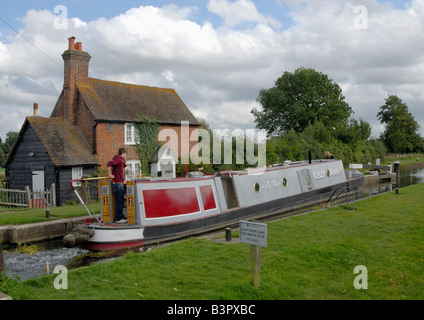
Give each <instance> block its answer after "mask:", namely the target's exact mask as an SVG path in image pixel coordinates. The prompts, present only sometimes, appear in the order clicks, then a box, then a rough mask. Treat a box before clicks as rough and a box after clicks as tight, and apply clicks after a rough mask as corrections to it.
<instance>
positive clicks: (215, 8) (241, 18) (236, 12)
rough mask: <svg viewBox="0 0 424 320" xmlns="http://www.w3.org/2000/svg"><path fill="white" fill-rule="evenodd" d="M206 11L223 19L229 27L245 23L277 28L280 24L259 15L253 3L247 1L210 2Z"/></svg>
mask: <svg viewBox="0 0 424 320" xmlns="http://www.w3.org/2000/svg"><path fill="white" fill-rule="evenodd" d="M208 9H209V11H211V12H213V13H215V14H217V15H218V16H220V17H221V18H222V19H224V21H225V24H226V25H227V26H229V27H235V26H238V25H240V24H243V23H245V22H254V23H263V24H270V25H273V26H275V27H277V28H280V27H281V22H279V21H278V20H276V19H274V18H271V17H265V16H264V15H262V14H261V13H259V12H258V9H257V8H256V5H255V3H254V2H252V1H249V0H237V1H235V2H230V1H227V0H210V1H209V4H208Z"/></svg>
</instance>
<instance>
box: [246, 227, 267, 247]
mask: <svg viewBox="0 0 424 320" xmlns="http://www.w3.org/2000/svg"><path fill="white" fill-rule="evenodd" d="M267 227H268V226H267V225H266V224H265V223H257V222H249V221H240V242H243V243H247V244H251V245H254V246H260V247H266V245H267V243H266V242H267V231H268V228H267Z"/></svg>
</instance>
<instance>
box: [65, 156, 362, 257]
mask: <svg viewBox="0 0 424 320" xmlns="http://www.w3.org/2000/svg"><path fill="white" fill-rule="evenodd" d="M75 181H78V180H73V181H72V182H71V185H73V182H75ZM363 184H364V177H363V175H362V174H361V173H359V172H357V171H346V172H345V170H344V168H343V163H342V161H340V160H314V161H301V162H286V163H284V164H281V165H273V166H271V167H268V168H262V169H249V170H244V171H222V172H219V173H217V174H214V175H203V174H202V173H200V172H193V173H188V174H187V175H186V177H184V178H174V179H165V178H140V179H135V180H132V181H127V182H126V183H125V186H126V196H125V197H126V200H125V204H126V206H125V205H124V207H125V208H124V215H125V216H126V218H127V222H126V223H124V224H123V223H115V222H114V195H113V192H112V182H111V181H109V180H103V181H101V191H100V194H101V204H102V208H101V219H98V220H99V221H98V222H93V220H94V219H92V223H88V224H86V225H84V227H85V228H88V229H89V230H91V231H90V232H91V234H92V236H91V237H90V238H89V240H88V241H86V242H84V243H82V244H81V247H83V248H86V249H89V250H93V251H104V250H115V249H127V248H137V247H143V246H146V245H150V244H155V243H160V242H165V241H170V240H175V239H179V238H184V237H188V236H193V235H197V234H201V233H206V232H209V231H212V230H217V229H222V228H225V227H228V226H232V225H238V223H239V221H240V220H265V219H270V218H272V217H274V216H275V217H276V216H279V217H280V216H285V215H291V214H295V213H298V212H302V211H306V210H307V209H311V208H316V207H317V206H320V205H321V206H322V205H323V204H325V203H326V202H328V201H329V200H330V198H331V197H338V196H340V199H341V198H343V197H344V198H345V199H346V198H347V197H353V198H354V197H355V195H357V194H358V193H360V192H361V191H362V187H363ZM73 188H74V187H73ZM74 190H75V189H74ZM76 193H77V192H76ZM77 195H78V193H77ZM78 198H79V199H80V197H79V196H78ZM80 200H81V199H80ZM81 201H82V200H81ZM93 231H94V232H93Z"/></svg>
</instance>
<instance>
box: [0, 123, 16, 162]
mask: <svg viewBox="0 0 424 320" xmlns="http://www.w3.org/2000/svg"><path fill="white" fill-rule="evenodd" d="M18 134H19V133H18V132H15V131H9V132H8V133H6V140H5V141H4V142H2V139H1V138H0V167H1V166H3V165H4V162H5V161H6V159H7V156H8V154H9V152H10V150H12V147H13V145H14V144H15V141H16V139H17V138H18Z"/></svg>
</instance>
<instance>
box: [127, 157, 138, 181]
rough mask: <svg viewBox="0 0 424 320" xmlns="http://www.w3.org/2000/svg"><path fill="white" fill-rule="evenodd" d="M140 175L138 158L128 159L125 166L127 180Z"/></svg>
mask: <svg viewBox="0 0 424 320" xmlns="http://www.w3.org/2000/svg"><path fill="white" fill-rule="evenodd" d="M139 175H140V177H141V166H140V161H139V160H128V161H127V167H126V168H125V176H126V178H127V180H132V179H134V178H137V177H138V176H139Z"/></svg>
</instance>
